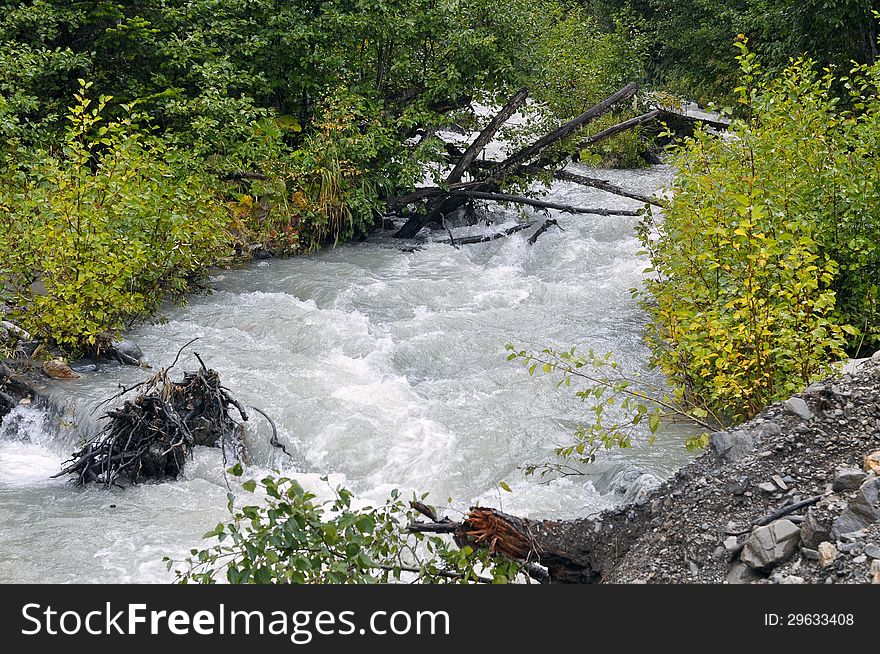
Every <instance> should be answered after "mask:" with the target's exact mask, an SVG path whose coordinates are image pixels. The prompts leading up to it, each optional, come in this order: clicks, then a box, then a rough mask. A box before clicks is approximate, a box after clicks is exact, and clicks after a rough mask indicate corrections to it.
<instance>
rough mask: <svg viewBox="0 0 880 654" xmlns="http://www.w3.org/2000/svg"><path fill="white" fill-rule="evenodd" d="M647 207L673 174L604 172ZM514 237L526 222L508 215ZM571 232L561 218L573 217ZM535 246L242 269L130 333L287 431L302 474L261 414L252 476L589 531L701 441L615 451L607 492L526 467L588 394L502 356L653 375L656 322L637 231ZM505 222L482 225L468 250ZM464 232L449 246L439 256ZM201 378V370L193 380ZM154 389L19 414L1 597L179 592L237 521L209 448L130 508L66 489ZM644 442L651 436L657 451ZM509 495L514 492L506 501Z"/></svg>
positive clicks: (0, 559)
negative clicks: (532, 352) (169, 561)
mask: <svg viewBox="0 0 880 654" xmlns="http://www.w3.org/2000/svg"><path fill="white" fill-rule="evenodd" d="M588 174H593V175H594V176H601V177H603V178H606V179H610V180H612V181H614V182H615V183H617V184H620V185H622V186H624V187H627V188H630V189H632V190H637V191H641V192H645V193H649V192H651V191H653V190H655V189H656V188H658V187H660V186H662V185H663V184H664V182H665V181H667V177H668V175H669V171H668V169H667V168H664V167H655V168H653V169H650V170H644V171H592V173H590V172H589V171H588ZM550 197H551V198H552V199H554V200H556V201H564V202H566V203H568V204H573V205H580V206H593V207H596V206H601V207H610V208H626V209H637V208H639V204H638V203H637V202H634V201H630V200H627V199H624V198H620V197H616V196H612V195H608V194H606V193H604V192H602V191H598V190H593V189H585V188H582V187H579V186H575V185H570V184H566V183H558V184H556V185H555V186H554V189H553V192H552V193H551V195H550ZM496 211H499V212H500V213H498V214H496V215H498V216H499V217H500V218H501V220H504V221H507V222H506V223H505V224H504V225H501V226H502V227H504V226H510V225H511V224H513V223H512V221H513V220H515V219H516V212H515V211H513V210H504V211H503V212H502V211H501V210H499V209H496ZM554 214H555V212H554ZM554 217H556V218H558V219H559V222H560V224H561V225H562V226H563V228H564V230H565V231H564V232H562V231H559V230H556V229H553V230H550V231H549V232H547V233H546V234H544V235H543V236H542V237H541V238H540V239H539V240H538V242H537V243H536V245H534V246H529V245H528V244H527V243H526V240H527V238H528V235H529V234H530V233H531V230H529V231H526V232H523V233H519V234H516V235H513V236H511V237H510V238H505V239H500V240H497V241H493V242H490V243H484V244H478V245H469V246H463V247H461V249H455V248H453V247H451V246H450V245H448V244H446V243H442V242H431V243H428V244H426V245H425V246H424V248H423V249H420V250H417V251H414V252H404V251H401V249H400V247H399V246H400V245H401V244H400V243H399V242H392V241H390V239H387V238H386V239H382V238H380V239H378V240H371V241H368V242H365V243H361V244H354V245H347V246H343V247H338V248H336V249H334V250H328V251H324V252H321V253H318V254H315V255H313V256H308V257H298V258H293V259H289V260H269V261H264V262H260V263H256V264H254V265H252V266H250V267H248V268H246V269H244V270H235V271H222V272H219V273H217V274H216V276H215V277H214V279H213V289H214V291H213V293H212V294H211V295H209V296H198V297H193V298H191V300H190V302H189V304H188V306H186V307H169V308H167V309H166V310H165V314H164V315H165V318H166V320H165V321H164V322H163V323H162V324H156V325H146V326H142V327H139V328H137V329H135V330H133V331H132V332H131V333H130V334H128V337H129V338H130V339H131V340H134V341H135V342H137V343H138V344H139V345H140V346H141V348H142V349H143V351H144V353H145V358H146V360H147V361H148V362H149V363H150V364H151V365H152V366H154V368H155V367H160V366H164V365H168V364H169V363H170V362H171V361H172V360H173V358H174V355H175V353H176V352H177V350H178V348H180V346H181V345H183V344H184V343H186V342H187V341H189V340H190V339H193V338H195V337H198V338H199V340H198V341H197V342H196V343H195V344H194V345H193V346H192V347H191V348H190V349H189V350H188V352H191V351H192V350H195V351H197V352H199V354H200V355H201V356H202V358H203V359H204V360H205V362H206V363H207V364H208V365H209V366H210V367H212V368H215V369H216V370H218V371H219V373H220V375H221V378H222V379H223V380H224V383H225V385H226V386H228V387H229V388H230V389H231V390H232V392H233V394H235V395H236V396H237V397H238V398H240V399H241V400H242V401H243V402H244V403H245V404H249V405H255V406H258V407H259V408H261V409H263V410H264V411H266V412H267V413H268V414H269V415H271V416H272V417H273V418H274V420H275V422H276V423H277V425H278V429H279V436H280V440H281V441H282V442H284V443H285V444H286V445H287V449H288V450H289V451H290V453H291V454H292V455H293V458H292V459H288V458H286V457H284V456H283V455H281V454H280V452H279V451H278V450H276V449H274V448H272V447H271V446H269V444H268V440H269V436H270V434H271V430H270V428H269V427H268V424H267V423H266V422H265V421H263V420H262V419H261V418H259V416H258V415H256V414H254V416H253V418H252V423H253V424H252V425H251V427H250V433H249V437H248V441H249V442H248V447H249V450H250V453H251V457H252V464H251V470H249V471H248V472H249V476H258V475H260V474H261V473H263V472H265V471H267V470H271V469H274V468H278V467H282V468H283V469H284V472H285V474H287V475H290V476H294V477H296V478H297V479H299V480H300V482H301V483H302V484H303V485H305V486H307V487H308V488H311V489H315V490H317V491H318V492H320V493H322V494H326V490H327V483H326V482H323V481H321V477H322V476H326V475H329V477H330V480H329V482H330V483H332V484H334V485H336V484H342V485H345V486H347V487H349V488H351V489H352V490H354V491H355V492H356V494H357V495H358V497H359V498H362V499H363V500H365V501H368V500H372V501H382V500H383V499H384V498H385V497H386V496H387V495H388V492H389V491H390V490H391V489H394V488H399V489H401V490H403V491H404V492H405V493H407V494H408V493H409V492H411V491H420V492H421V491H428V492H430V493H431V498H432V499H433V501H434V502H435V503H439V504H445V502H446V501H447V498H452V500H453V504H454V505H455V506H456V507H459V508H466V507H467V506H468V505H470V504H473V503H477V502H479V503H482V504H488V505H492V506H503V508H504V509H505V510H507V511H510V512H512V513H519V514H523V515H529V516H541V517H576V516H584V515H587V514H590V513H593V512H595V511H598V510H601V509H602V508H605V507H608V506H611V505H612V504H613V503H614V502H616V501H619V499H620V495H619V494H615V493H613V492H608V483H609V480H610V479H611V477H612V475H613V474H614V473H615V472H619V471H620V470H632V469H636V468H638V469H641V470H643V471H647V472H651V473H654V474H656V475H659V476H661V477H662V476H665V475H668V474H670V473H671V472H672V471H674V470H675V469H676V468H677V467H678V466H679V465H680V464H681V463H682V462H683V461H684V460H685V459H686V457H687V454H686V452H685V450H684V447H683V445H682V441H683V435H682V434H680V433H665V434H663V435H662V436H661V437H660V438H658V442H657V444H655V445H654V446H653V447H647V446H644V444H643V443H642V446H639V447H635V448H633V449H630V450H626V451H615V452H608V453H604V452H603V454H602V459H601V461H600V462H599V463H597V464H596V465H594V466H593V467H592V468H591V474H590V475H587V476H583V477H566V478H562V479H558V480H555V481H552V482H550V483H542V480H541V479H538V478H533V477H524V476H523V475H522V473H521V472H520V471H519V470H518V468H517V466H518V465H520V464H523V463H528V462H537V461H544V460H553V457H554V454H553V448H554V446H555V445H557V444H560V443H565V442H568V441H569V439H570V435H571V433H572V432H573V431H574V429H575V427H576V425H577V422H578V420H579V419H580V418H582V417H584V415H585V411H584V405H583V404H582V403H581V402H580V400H578V399H577V398H575V397H574V396H573V388H572V389H561V390H558V389H557V388H556V386H555V384H554V383H553V382H552V380H550V379H549V378H546V377H543V378H542V377H541V376H536V377H535V378H531V377H530V376H529V375H528V374H527V372H526V370H525V369H524V368H523V367H522V366H521V365H518V364H515V363H508V362H507V361H506V356H505V355H506V352H505V350H504V345H505V344H506V343H508V342H512V343H515V344H516V345H518V346H522V347H524V348H538V349H540V348H543V347H548V346H549V347H555V348H568V347H570V346H577V347H578V348H581V349H585V348H588V347H591V348H593V349H595V350H596V351H598V352H603V353H604V352H606V351H611V352H613V353H614V355H615V357H616V358H617V359H618V360H619V361H621V362H622V363H623V364H624V365H625V367H626V368H627V369H629V370H632V371H638V370H641V369H643V368H644V366H645V362H646V361H647V354H648V353H647V350H646V349H645V347H644V346H643V345H642V341H641V339H642V328H643V325H644V315H643V314H642V313H641V312H640V311H639V309H638V306H637V304H636V302H635V301H634V300H633V299H632V298H631V296H630V288H632V287H634V286H637V285H638V283H639V280H640V279H641V276H642V274H643V272H642V271H643V269H644V268H645V265H646V263H645V260H644V259H642V258H640V257H638V256H637V255H636V253H637V251H638V250H639V243H638V241H637V239H636V238H635V236H634V232H633V227H634V225H635V223H636V220H637V219H635V218H628V217H620V216H610V217H599V216H590V215H585V216H569V215H558V216H557V215H554ZM497 228H498V226H497V225H496V226H494V227H492V228H487V227H485V226H481V227H474V228H468V229H469V230H470V231H469V233H475V232H479V231H480V230H483V231H494V230H496V229H497ZM444 237H445V234H442V233H438V234H436V235H435V238H436V239H438V241H439V240H440V239H442V238H444ZM196 365H197V363H196V362H195V359H194V358H193V357H192V355H191V354H185V355H184V356H183V357H182V363H181V364H178V367H177V370H182V369H183V368H192V367H194V366H196ZM145 374H147V373H146V372H145V371H143V370H139V369H137V368H133V367H119V366H107V367H104V368H103V369H102V370H100V371H99V372H97V373H88V374H84V375H83V377H82V379H79V380H75V381H69V382H63V383H60V382H59V383H57V384H55V385H53V386H52V387H51V388H50V392H51V394H52V396H53V400H54V402H55V404H56V405H58V406H60V407H66V408H65V411H64V413H63V415H60V416H59V415H49V414H46V413H43V412H42V411H40V410H38V409H36V408H34V407H33V406H20V407H19V408H17V409H16V410H15V411H14V412H13V413H12V414H10V415H9V416H7V418H6V419H5V421H4V424H3V427H2V430H0V525H2V526H0V581H3V582H9V581H46V582H67V581H94V582H128V581H166V580H168V579H170V578H171V576H170V573H168V572H167V571H166V569H165V566H164V564H163V563H162V557H163V556H165V555H170V556H172V557H174V558H180V557H182V556H183V555H185V553H186V552H187V551H188V550H189V549H190V548H191V547H194V546H198V545H199V544H200V540H201V535H202V534H203V533H204V532H205V531H207V530H209V529H211V528H212V527H213V526H214V525H215V524H216V523H217V522H219V521H221V520H224V519H225V518H226V517H227V513H226V493H227V488H226V485H225V482H224V479H223V475H222V473H221V470H222V463H221V461H220V455H219V452H218V451H217V450H207V449H203V450H201V451H199V452H198V453H197V454H196V457H195V459H194V461H192V462H191V463H189V464H188V467H187V470H186V474H185V478H184V479H181V480H179V481H176V482H169V483H162V484H142V485H139V486H136V487H130V488H127V489H126V490H113V491H106V490H104V489H102V488H86V489H79V488H75V487H73V486H72V485H71V484H70V483H69V482H68V481H66V480H60V479H55V480H52V479H49V476H50V475H51V474H53V473H55V472H57V471H58V470H59V469H60V466H61V464H62V462H63V461H64V460H65V459H66V458H67V457H68V456H69V455H70V453H71V451H72V450H73V448H74V446H75V445H76V443H77V442H78V439H79V438H81V436H80V433H81V431H77V429H75V428H73V425H75V424H78V425H79V429H80V430H83V429H85V430H86V431H88V430H89V429H94V425H95V417H94V416H93V415H91V410H92V408H93V407H94V406H95V405H96V404H97V403H98V402H99V401H101V400H103V399H105V398H106V397H108V396H110V395H112V394H113V393H114V392H115V391H116V389H117V386H118V384H125V385H130V384H132V383H134V382H136V381H140V380H142V379H143V378H144V376H145ZM643 440H644V438H642V441H643ZM501 481H506V482H507V483H508V484H509V485H510V487H511V488H512V490H513V492H512V493H506V492H501V491H499V486H498V485H499V482H501Z"/></svg>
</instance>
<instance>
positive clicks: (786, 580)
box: [779, 575, 804, 584]
mask: <svg viewBox="0 0 880 654" xmlns="http://www.w3.org/2000/svg"><path fill="white" fill-rule="evenodd" d="M779 583H780V584H802V583H804V578H803V577H798V576H797V575H788V576H787V577H783V578H782V579H780V580H779Z"/></svg>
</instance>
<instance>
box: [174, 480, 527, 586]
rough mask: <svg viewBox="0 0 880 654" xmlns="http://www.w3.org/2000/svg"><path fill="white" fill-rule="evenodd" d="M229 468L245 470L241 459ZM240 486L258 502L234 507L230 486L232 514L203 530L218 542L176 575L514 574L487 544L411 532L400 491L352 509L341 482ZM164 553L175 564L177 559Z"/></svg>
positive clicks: (344, 578)
mask: <svg viewBox="0 0 880 654" xmlns="http://www.w3.org/2000/svg"><path fill="white" fill-rule="evenodd" d="M229 472H230V473H232V474H233V475H235V476H239V477H240V476H241V475H242V474H243V470H242V467H241V465H240V464H238V465H237V466H235V467H234V468H232V469H230V470H229ZM241 488H242V489H243V491H244V492H246V493H249V494H253V495H254V499H255V500H256V501H257V502H258V503H257V504H248V505H245V506H242V507H241V508H238V509H236V508H235V507H234V501H235V497H234V496H233V495H232V494H231V493H230V494H229V510H230V512H231V513H232V520H231V521H230V522H228V523H221V524H219V525H217V527H216V528H215V529H213V530H211V531H210V532H208V533H207V534H205V538H207V539H212V540H213V539H215V538H216V543H215V544H212V545H210V546H208V547H206V548H205V549H202V550H198V549H194V550H192V551H191V557H190V558H188V559H187V560H186V561H185V568H184V569H183V570H175V574H176V576H177V579H178V581H179V582H181V583H201V584H212V583H216V581H217V580H218V578H225V580H226V581H228V582H229V583H233V584H242V583H251V584H268V583H292V584H306V583H334V584H367V583H387V582H390V581H400V580H401V579H405V580H409V579H411V578H413V575H414V576H415V577H414V578H415V579H416V580H418V581H419V582H421V583H474V582H491V583H508V582H510V581H512V580H514V579H515V578H516V576H517V575H518V574H519V567H518V565H517V564H516V563H514V562H512V561H509V560H506V559H502V558H500V557H496V556H493V555H491V554H489V552H488V550H484V549H480V550H474V549H472V548H470V547H467V546H466V547H462V548H458V547H456V546H455V545H454V544H451V543H450V542H448V541H447V540H446V539H444V538H443V537H439V536H426V535H424V534H421V533H408V532H407V531H406V529H405V527H406V525H407V524H409V523H410V522H412V521H413V520H414V518H415V517H416V514H415V511H413V510H412V509H409V508H408V507H407V506H406V505H405V504H404V503H403V502H402V501H401V499H400V496H399V494H398V493H397V491H394V492H393V493H392V494H391V497H390V498H389V499H388V500H387V501H386V502H385V504H383V505H381V506H378V507H371V506H365V507H362V508H355V507H354V506H353V500H354V497H353V495H352V494H351V492H349V491H348V490H346V489H344V488H336V489H335V490H334V492H333V495H334V499H332V500H328V501H320V500H319V499H318V498H317V497H316V496H315V495H314V494H313V493H310V492H308V491H306V490H304V489H303V488H302V486H300V485H299V484H298V483H297V482H296V481H295V480H292V479H287V478H284V477H277V478H276V477H271V476H269V477H266V478H264V479H262V480H261V481H260V482H257V481H255V480H253V479H250V480H247V481H245V482H243V483H242V484H241ZM420 499H421V500H424V499H425V497H424V496H423V497H421V498H420ZM165 560H166V562H167V565H168V569H169V570H170V569H172V568H173V567H174V565H175V562H174V561H172V560H170V559H167V558H166V559H165ZM486 575H488V576H486Z"/></svg>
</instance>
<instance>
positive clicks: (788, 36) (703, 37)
mask: <svg viewBox="0 0 880 654" xmlns="http://www.w3.org/2000/svg"><path fill="white" fill-rule="evenodd" d="M589 4H590V5H591V6H592V7H593V8H594V9H593V10H594V11H595V12H596V13H597V14H598V15H599V16H606V17H607V16H618V17H619V20H623V21H625V22H628V23H629V24H632V25H634V26H636V27H637V28H638V30H639V31H640V32H641V33H642V34H643V35H644V38H645V40H646V43H647V51H648V52H649V53H650V57H649V61H648V63H647V68H648V73H649V77H650V78H651V79H652V81H653V82H654V83H656V84H659V85H663V86H665V87H667V88H670V89H671V90H673V91H675V92H677V93H680V94H682V95H684V96H685V97H688V98H692V99H694V100H699V101H702V102H706V101H710V100H728V99H731V93H730V91H731V89H732V88H733V87H734V86H735V84H736V79H737V77H738V66H737V63H736V61H735V60H734V57H733V55H734V53H733V52H732V51H731V49H730V42H731V39H733V37H734V36H735V35H737V34H747V35H748V36H749V37H750V39H751V40H752V43H753V49H754V50H755V52H757V53H758V55H759V58H760V59H761V60H762V61H763V63H764V65H765V66H766V67H767V69H768V70H772V71H774V72H779V71H781V70H783V69H784V68H785V67H786V66H787V65H788V60H789V58H790V57H797V56H800V55H803V54H805V53H808V54H809V55H810V56H812V57H813V58H814V59H815V60H816V61H817V62H818V63H819V66H820V67H821V68H825V67H827V66H834V67H836V68H837V69H838V70H839V71H846V70H849V68H850V67H851V62H852V61H856V62H859V63H872V62H873V61H875V60H876V58H877V37H878V21H877V18H876V16H875V15H874V14H873V13H872V10H873V9H875V8H876V2H873V1H872V0H676V1H675V2H669V1H668V0H591V1H590V3H589Z"/></svg>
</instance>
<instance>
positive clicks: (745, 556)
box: [740, 519, 801, 570]
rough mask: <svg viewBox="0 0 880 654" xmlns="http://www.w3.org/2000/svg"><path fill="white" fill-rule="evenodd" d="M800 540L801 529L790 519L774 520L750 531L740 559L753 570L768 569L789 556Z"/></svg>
mask: <svg viewBox="0 0 880 654" xmlns="http://www.w3.org/2000/svg"><path fill="white" fill-rule="evenodd" d="M800 541H801V529H800V527H798V526H797V525H796V524H794V523H793V522H792V521H791V520H785V519H783V520H776V521H775V522H771V523H770V524H769V525H767V526H765V527H759V528H758V529H755V531H753V532H752V535H751V536H749V539H748V540H747V541H746V546H745V547H744V548H743V551H742V554H740V559H741V560H742V562H743V563H745V564H746V565H748V566H749V567H750V568H752V569H755V570H769V569H770V568H772V567H773V566H775V565H777V564H779V563H782V562H783V561H785V560H787V559H788V558H790V557H791V555H792V554H794V553H795V551H796V550H797V548H798V545H799V544H800Z"/></svg>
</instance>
